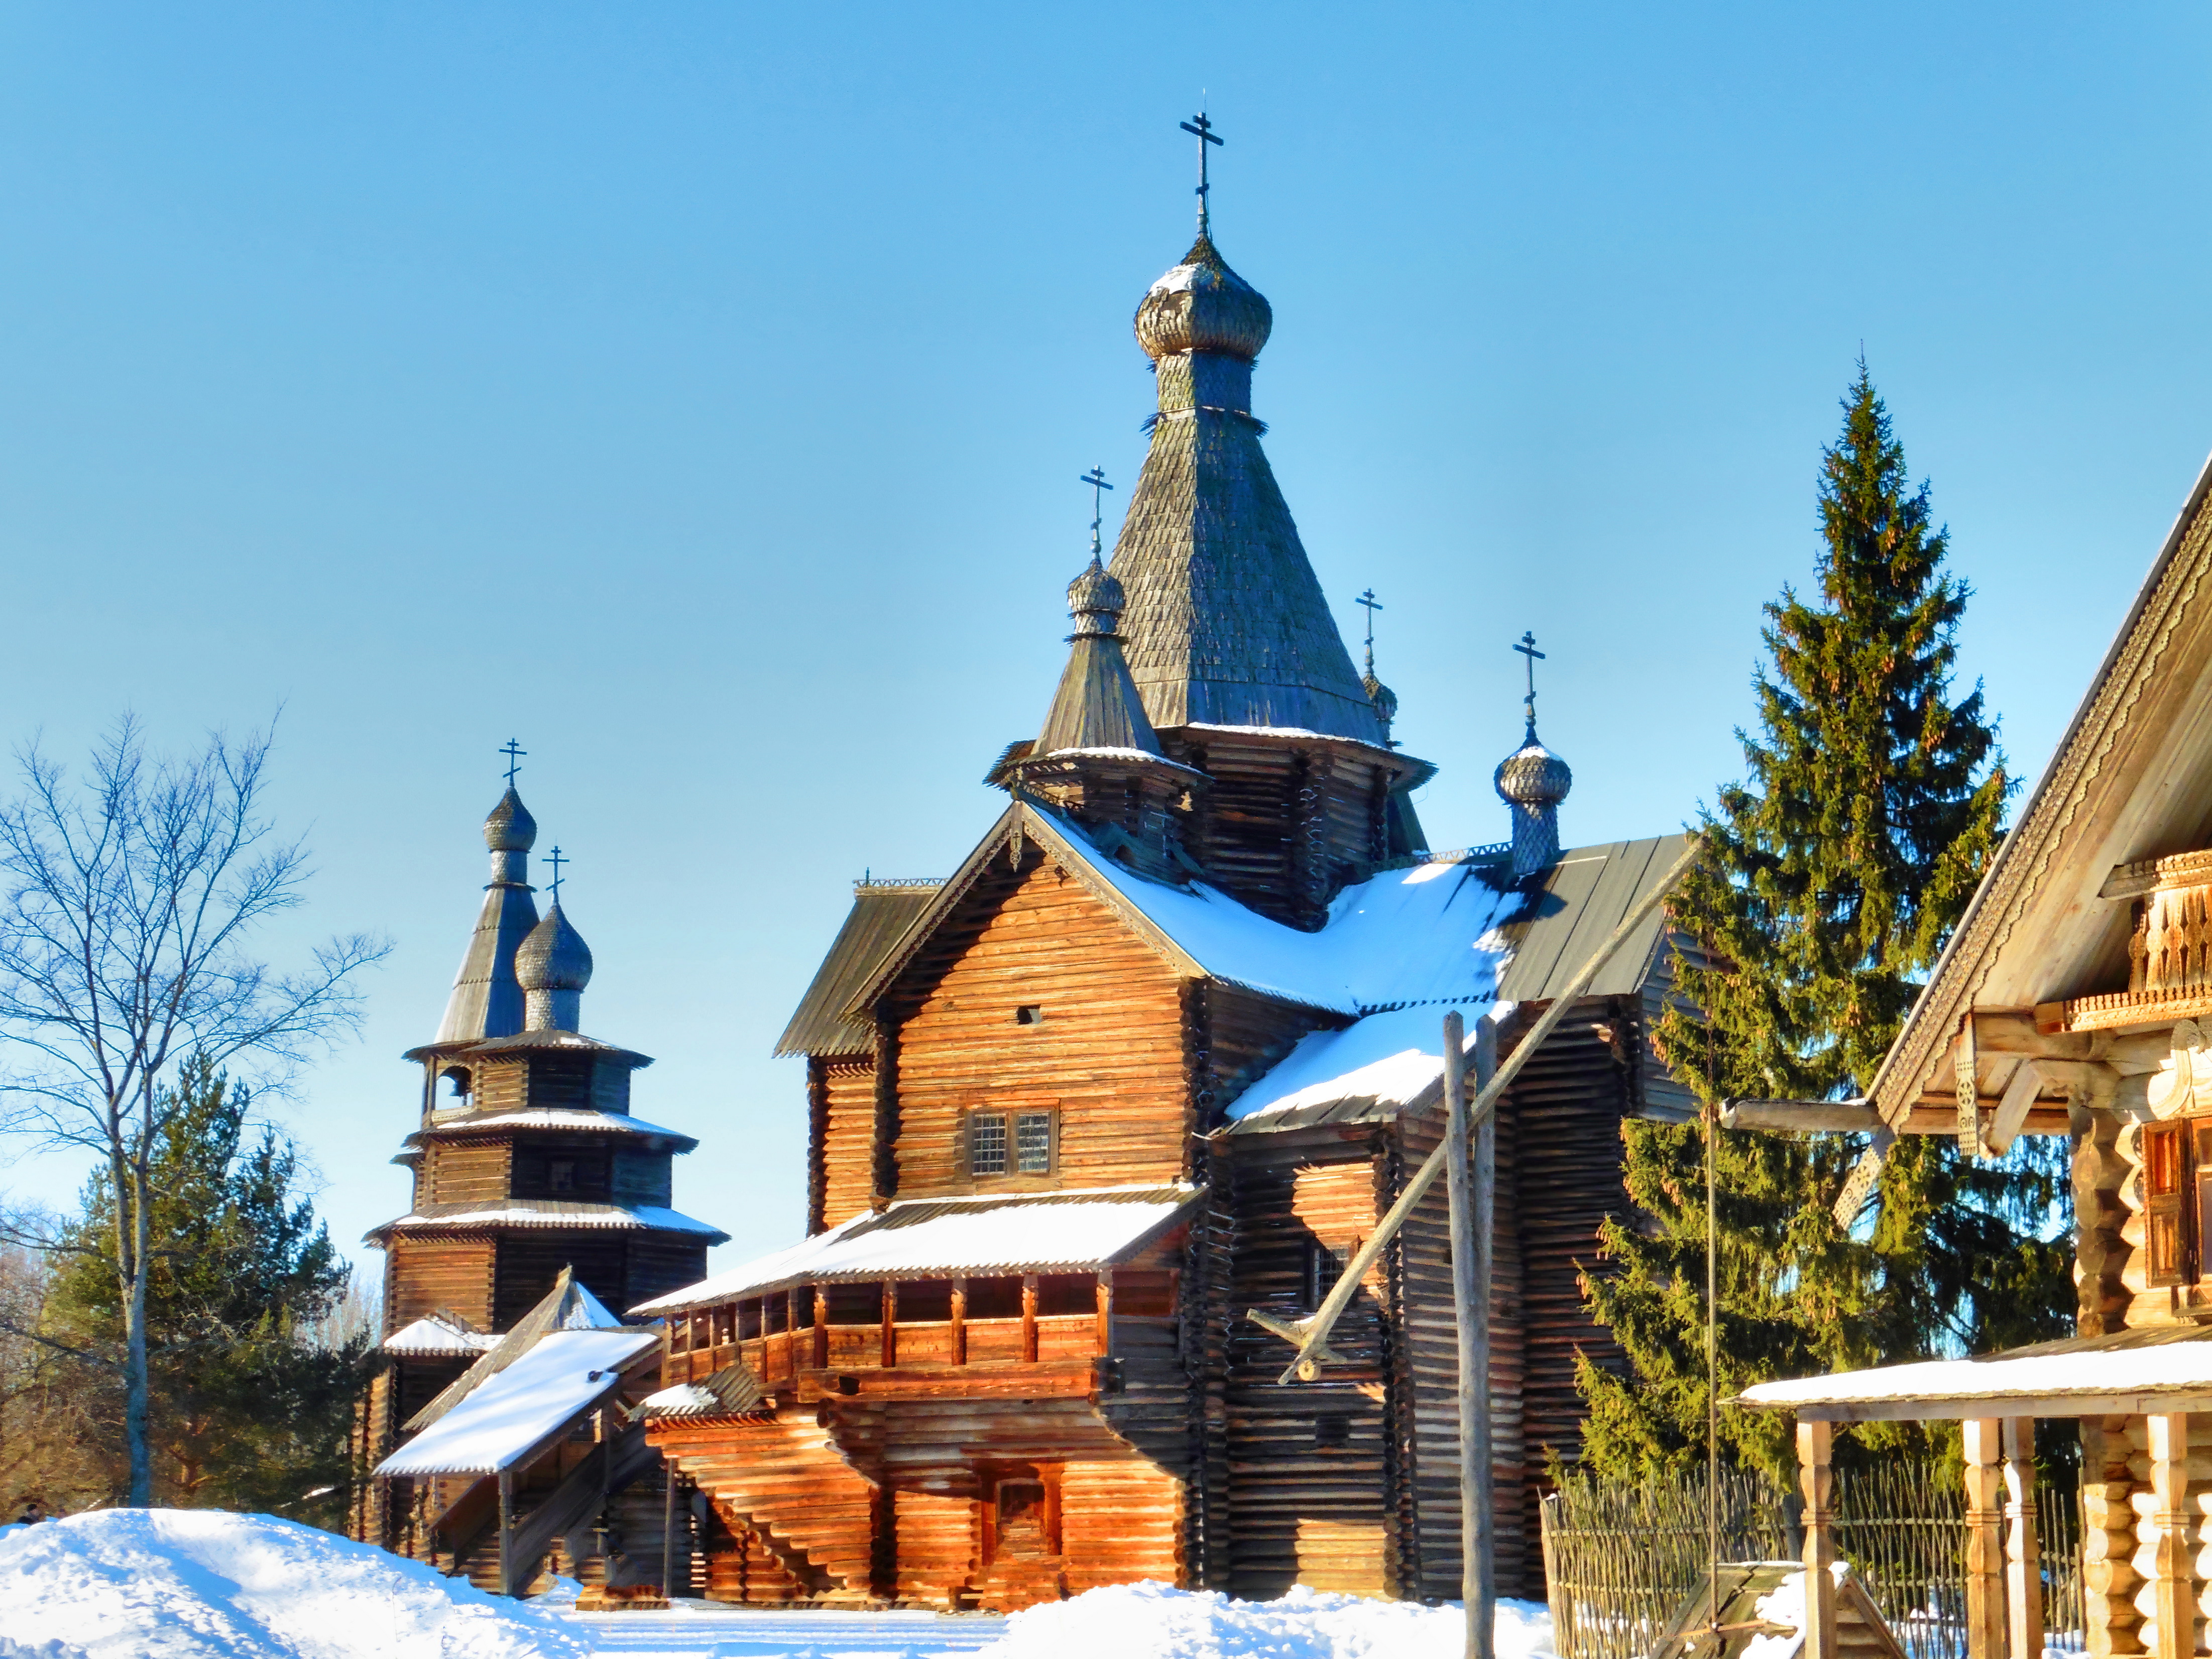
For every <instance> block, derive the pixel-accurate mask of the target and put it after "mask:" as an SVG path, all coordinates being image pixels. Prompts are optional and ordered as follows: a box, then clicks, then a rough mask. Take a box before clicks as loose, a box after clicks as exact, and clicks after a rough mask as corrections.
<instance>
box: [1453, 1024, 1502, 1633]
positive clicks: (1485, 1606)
mask: <svg viewBox="0 0 2212 1659" xmlns="http://www.w3.org/2000/svg"><path fill="white" fill-rule="evenodd" d="M1476 1032H1477V1036H1476V1038H1475V1041H1476V1045H1477V1046H1476V1050H1475V1087H1476V1088H1477V1089H1480V1087H1481V1086H1482V1085H1483V1084H1484V1083H1486V1082H1487V1081H1488V1080H1489V1073H1490V1072H1491V1071H1494V1070H1495V1069H1496V1067H1497V1063H1498V1028H1497V1025H1496V1024H1495V1023H1494V1022H1492V1021H1491V1020H1490V1018H1489V1017H1488V1016H1487V1015H1486V1016H1484V1018H1483V1020H1482V1022H1481V1023H1480V1024H1478V1025H1477V1027H1476ZM1485 1049H1487V1054H1485ZM1466 1054H1467V1028H1466V1024H1465V1022H1464V1021H1463V1020H1462V1018H1461V1017H1460V1013H1459V1011H1458V1010H1457V1009H1454V1010H1453V1011H1452V1012H1449V1013H1448V1014H1446V1015H1445V1016H1444V1141H1445V1146H1446V1148H1447V1155H1446V1161H1445V1164H1444V1192H1445V1194H1446V1196H1447V1198H1448V1199H1449V1214H1450V1218H1451V1262H1452V1323H1453V1326H1454V1328H1455V1331H1456V1333H1457V1335H1458V1338H1459V1396H1458V1403H1459V1514H1460V1522H1459V1588H1460V1601H1461V1602H1462V1605H1463V1606H1464V1607H1465V1608H1466V1610H1467V1659H1492V1645H1493V1643H1494V1640H1495V1635H1494V1632H1495V1630H1496V1626H1497V1622H1498V1606H1497V1601H1498V1595H1497V1588H1496V1586H1497V1577H1496V1571H1495V1562H1494V1554H1495V1549H1496V1546H1495V1543H1494V1541H1493V1539H1492V1526H1491V1519H1492V1517H1491V1492H1490V1249H1489V1244H1490V1199H1491V1194H1490V1192H1489V1190H1488V1184H1494V1182H1495V1167H1494V1166H1495V1159H1496V1156H1497V1151H1496V1149H1497V1141H1496V1139H1494V1133H1495V1132H1494V1130H1493V1129H1492V1121H1493V1119H1494V1117H1495V1114H1492V1116H1491V1117H1486V1118H1485V1119H1484V1120H1483V1127H1482V1133H1483V1135H1484V1137H1485V1139H1486V1140H1487V1141H1488V1144H1489V1146H1490V1147H1491V1155H1492V1183H1488V1184H1486V1182H1484V1181H1483V1179H1482V1174H1483V1171H1482V1168H1481V1158H1480V1152H1479V1150H1478V1149H1477V1147H1476V1146H1474V1141H1473V1139H1472V1137H1471V1135H1470V1132H1469V1129H1468V1110H1467V1078H1466ZM1486 1061H1487V1066H1486Z"/></svg>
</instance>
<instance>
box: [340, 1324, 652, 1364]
mask: <svg viewBox="0 0 2212 1659" xmlns="http://www.w3.org/2000/svg"><path fill="white" fill-rule="evenodd" d="M609 1323H610V1324H612V1323H614V1322H613V1321H612V1320H610V1321H609ZM382 1346H383V1348H384V1352H386V1353H401V1354H412V1355H415V1356H416V1357H418V1358H434V1357H436V1356H440V1355H445V1354H471V1355H474V1354H480V1353H483V1352H486V1351H487V1350H489V1349H491V1348H495V1347H497V1346H499V1339H498V1338H497V1337H495V1336H492V1335H489V1334H486V1333H484V1332H483V1331H472V1330H470V1329H469V1328H467V1327H466V1326H465V1325H460V1324H457V1323H456V1322H453V1320H451V1319H448V1318H447V1317H446V1316H444V1315H443V1314H425V1315H424V1316H422V1318H420V1319H418V1320H416V1322H414V1323H413V1324H411V1325H403V1326H401V1327H400V1328H398V1330H396V1331H394V1332H392V1334H391V1335H389V1336H387V1337H386V1338H385V1339H384V1342H383V1345H382Z"/></svg>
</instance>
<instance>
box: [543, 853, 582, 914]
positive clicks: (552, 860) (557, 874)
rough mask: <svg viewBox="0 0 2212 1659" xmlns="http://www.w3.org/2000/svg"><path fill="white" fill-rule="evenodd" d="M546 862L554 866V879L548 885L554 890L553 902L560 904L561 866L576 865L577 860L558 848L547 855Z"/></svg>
mask: <svg viewBox="0 0 2212 1659" xmlns="http://www.w3.org/2000/svg"><path fill="white" fill-rule="evenodd" d="M545 861H546V863H548V864H550V865H551V866H553V879H552V880H551V881H550V883H548V885H549V886H550V887H551V889H552V890H553V902H554V903H556V904H558V903H559V902H561V866H562V865H564V864H574V862H575V861H576V860H574V859H572V858H568V857H566V856H564V855H563V854H562V851H561V849H560V848H557V847H556V848H554V849H553V850H552V851H551V852H550V853H548V854H546V855H545Z"/></svg>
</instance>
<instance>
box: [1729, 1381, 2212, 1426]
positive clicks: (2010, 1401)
mask: <svg viewBox="0 0 2212 1659" xmlns="http://www.w3.org/2000/svg"><path fill="white" fill-rule="evenodd" d="M1754 1409H1758V1408H1756V1407H1754ZM1765 1409H1769V1410H1777V1411H1789V1412H1792V1413H1796V1416H1797V1417H1798V1419H1800V1420H1801V1421H1813V1420H1818V1421H1820V1422H1824V1423H1966V1422H1971V1421H1972V1420H1973V1419H1976V1418H1978V1417H1985V1416H1987V1415H1988V1414H1989V1413H1991V1412H2002V1413H2006V1414H2007V1415H2008V1416H2010V1415H2017V1416H2021V1417H2141V1416H2142V1415H2144V1414H2145V1413H2150V1412H2174V1413H2186V1412H2212V1392H2209V1391H2204V1390H2199V1391H2198V1392H2197V1393H2194V1394H2171V1393H2168V1394H2160V1393H2157V1392H2155V1391H2152V1390H2148V1389H2137V1390H2136V1391H2135V1392H2133V1393H2121V1392H2118V1391H2114V1392H2112V1393H2104V1394H2075V1395H2033V1396H2021V1395H2010V1396H2005V1397H2002V1398H1999V1397H1989V1396H1985V1397H1984V1398H1981V1399H1978V1400H1967V1399H1962V1398H1960V1397H1959V1396H1957V1395H1952V1396H1948V1397H1946V1398H1944V1399H1941V1400H1850V1401H1820V1402H1817V1403H1807V1404H1803V1405H1793V1406H1786V1407H1766V1408H1765Z"/></svg>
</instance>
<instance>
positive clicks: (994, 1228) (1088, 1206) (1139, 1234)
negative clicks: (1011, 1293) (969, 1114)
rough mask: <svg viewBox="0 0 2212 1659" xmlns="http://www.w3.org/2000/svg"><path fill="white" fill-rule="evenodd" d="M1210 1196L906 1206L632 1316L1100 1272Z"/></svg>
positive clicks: (1081, 1196) (1089, 1195) (1117, 1194)
mask: <svg viewBox="0 0 2212 1659" xmlns="http://www.w3.org/2000/svg"><path fill="white" fill-rule="evenodd" d="M1203 1190H1204V1189H1203V1188H1196V1187H1100V1188H1089V1189H1086V1190H1082V1191H1077V1192H1055V1193H1027V1194H1018V1195H1016V1196H1013V1197H1008V1198H956V1199H908V1200H902V1201H901V1202H899V1203H896V1204H894V1205H892V1206H890V1208H889V1209H887V1210H885V1211H884V1212H882V1213H881V1214H875V1213H868V1214H864V1215H857V1216H854V1218H852V1219H851V1220H849V1221H847V1222H844V1223H842V1224H841V1225H837V1226H835V1227H832V1228H830V1229H829V1231H827V1232H823V1233H817V1234H816V1235H815V1236H814V1237H811V1238H810V1239H807V1240H805V1242H803V1243H799V1244H794V1245H793V1246H792V1247H791V1248H790V1249H784V1250H778V1251H776V1252H775V1253H774V1254H773V1255H764V1256H761V1257H759V1258H757V1260H755V1261H748V1262H746V1263H745V1264H744V1266H743V1267H733V1268H731V1269H730V1270H729V1271H728V1272H726V1273H717V1274H715V1275H714V1277H713V1278H711V1279H702V1280H701V1281H700V1282H699V1283H698V1284H696V1285H688V1286H686V1287H685V1288H684V1289H683V1290H680V1291H673V1292H671V1294H669V1295H667V1296H664V1297H659V1298H657V1299H655V1300H653V1301H651V1302H645V1303H641V1304H638V1305H637V1306H636V1307H635V1308H633V1309H631V1310H630V1313H631V1316H633V1317H638V1316H651V1315H653V1314H668V1313H680V1312H683V1311H684V1310H687V1309H690V1308H703V1307H707V1306H709V1305H711V1304H715V1303H718V1302H733V1301H736V1300H737V1299H738V1298H739V1297H748V1296H760V1295H763V1294H764V1293H766V1292H768V1291H776V1290H782V1289H784V1288H786V1287H787V1286H789V1285H814V1284H824V1283H831V1282H838V1281H843V1282H852V1281H855V1280H862V1281H865V1280H868V1279H930V1278H944V1277H946V1276H947V1275H950V1274H953V1273H1084V1272H1091V1271H1095V1270H1096V1269H1097V1268H1100V1267H1109V1266H1111V1265H1112V1264H1113V1263H1114V1262H1115V1261H1118V1260H1121V1258H1123V1257H1125V1256H1127V1255H1130V1254H1133V1252H1134V1251H1136V1250H1137V1249H1139V1248H1141V1247H1142V1246H1143V1245H1145V1244H1147V1243H1151V1242H1152V1239H1153V1238H1154V1237H1157V1236H1158V1235H1159V1234H1160V1233H1162V1232H1164V1231H1166V1230H1167V1228H1168V1227H1169V1226H1170V1225H1172V1224H1173V1223H1174V1222H1175V1221H1176V1218H1178V1217H1180V1216H1181V1215H1182V1212H1184V1211H1185V1210H1186V1209H1188V1207H1189V1206H1191V1205H1192V1204H1193V1203H1194V1201H1195V1200H1197V1198H1198V1196H1199V1194H1200V1192H1201V1191H1203Z"/></svg>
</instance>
